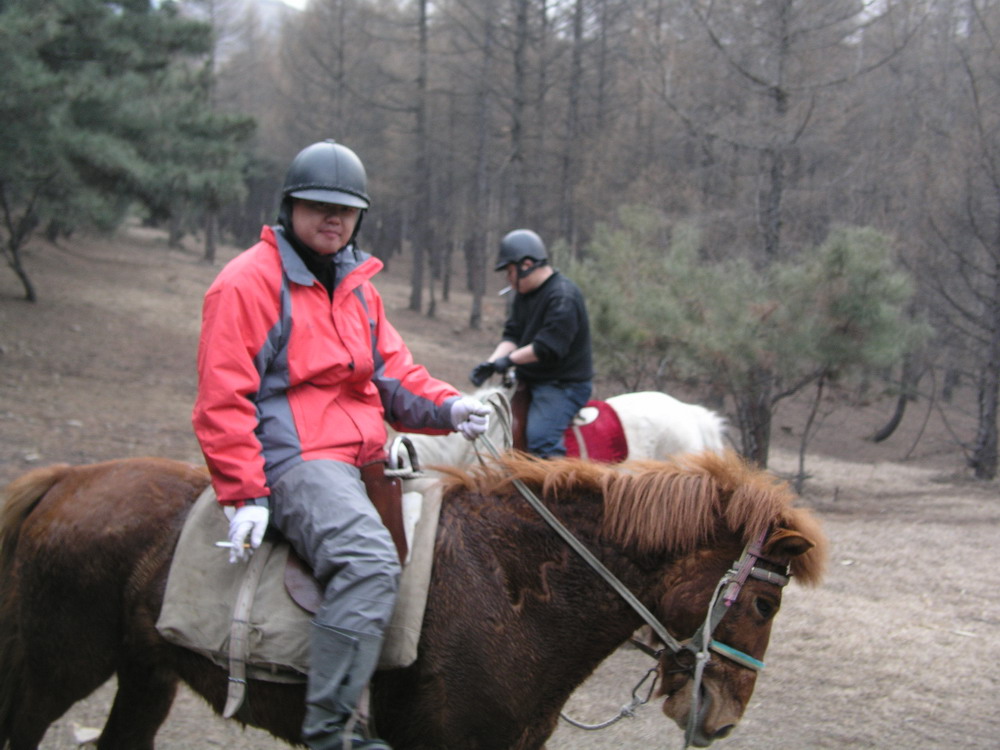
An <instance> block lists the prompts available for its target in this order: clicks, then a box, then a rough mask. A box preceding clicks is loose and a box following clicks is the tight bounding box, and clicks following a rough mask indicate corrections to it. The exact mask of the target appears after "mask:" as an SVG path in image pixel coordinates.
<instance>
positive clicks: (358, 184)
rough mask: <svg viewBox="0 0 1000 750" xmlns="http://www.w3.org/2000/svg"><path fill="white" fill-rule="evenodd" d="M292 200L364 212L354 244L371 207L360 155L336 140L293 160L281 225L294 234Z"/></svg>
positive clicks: (283, 194)
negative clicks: (326, 204)
mask: <svg viewBox="0 0 1000 750" xmlns="http://www.w3.org/2000/svg"><path fill="white" fill-rule="evenodd" d="M292 198H300V199H302V200H307V201H317V202H319V203H336V204H337V205H340V206H353V207H355V208H359V209H361V213H360V215H359V216H358V224H357V226H356V227H355V228H354V235H352V236H351V239H350V241H351V242H353V241H354V237H355V236H357V233H358V229H360V228H361V221H362V219H364V216H365V211H366V210H367V209H368V208H369V206H371V199H370V198H369V197H368V175H367V174H366V173H365V166H364V164H362V163H361V159H359V158H358V155H357V154H356V153H354V152H353V151H352V150H351V149H349V148H348V147H347V146H345V145H343V144H341V143H337V142H336V141H335V140H333V139H327V140H325V141H320V142H318V143H314V144H312V145H311V146H306V147H305V148H304V149H302V150H301V151H299V153H298V154H297V155H296V156H295V158H294V159H292V163H291V164H290V165H289V167H288V172H287V173H286V174H285V184H284V186H283V187H282V188H281V210H280V211H279V213H278V223H279V224H281V225H282V226H283V227H285V229H286V230H288V231H289V232H291V231H292V207H291V203H292Z"/></svg>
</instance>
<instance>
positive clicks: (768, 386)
mask: <svg viewBox="0 0 1000 750" xmlns="http://www.w3.org/2000/svg"><path fill="white" fill-rule="evenodd" d="M773 391H774V375H773V373H771V372H770V371H769V370H767V369H765V368H762V367H755V368H754V369H753V371H752V372H751V373H750V382H749V383H748V384H747V385H746V386H745V387H743V388H741V389H740V390H739V391H738V392H736V393H734V394H733V398H734V401H735V404H736V422H737V424H738V425H739V428H740V439H741V443H742V451H741V452H742V454H743V456H744V457H746V458H747V459H748V460H750V461H752V462H754V463H755V464H757V465H758V466H760V467H761V468H767V462H768V457H769V454H770V452H771V416H772V411H773V409H774V404H773V403H772V394H773Z"/></svg>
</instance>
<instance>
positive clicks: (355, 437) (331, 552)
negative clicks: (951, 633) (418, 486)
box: [193, 140, 489, 750]
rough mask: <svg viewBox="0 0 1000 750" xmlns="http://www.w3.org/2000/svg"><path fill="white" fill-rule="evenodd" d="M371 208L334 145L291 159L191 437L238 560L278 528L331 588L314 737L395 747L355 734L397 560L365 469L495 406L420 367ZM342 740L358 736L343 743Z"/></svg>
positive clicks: (226, 288) (225, 285)
mask: <svg viewBox="0 0 1000 750" xmlns="http://www.w3.org/2000/svg"><path fill="white" fill-rule="evenodd" d="M369 205H370V201H369V198H368V193H367V176H366V174H365V169H364V166H363V165H362V163H361V160H360V159H359V158H358V157H357V155H356V154H355V153H354V152H353V151H352V150H351V149H349V148H347V147H346V146H343V145H342V144H339V143H336V142H334V141H329V140H328V141H322V142H320V143H314V144H312V145H311V146H309V147H307V148H305V149H303V150H302V151H301V152H300V153H299V154H298V155H297V156H296V157H295V159H294V160H293V161H292V164H291V166H290V167H289V169H288V174H287V176H286V178H285V184H284V188H283V190H282V203H281V209H280V211H279V215H278V224H277V225H276V226H273V227H270V226H265V227H264V228H263V229H262V231H261V237H260V241H259V242H258V243H257V244H256V245H254V246H253V247H251V248H250V249H249V250H247V251H245V252H243V253H241V254H240V255H239V256H237V257H236V258H234V259H233V260H232V261H231V262H230V263H229V264H227V265H226V267H225V268H223V270H222V271H221V272H220V273H219V275H218V277H217V278H216V279H215V281H214V282H213V283H212V285H211V287H210V288H209V290H208V292H207V293H206V295H205V301H204V308H203V315H202V331H201V340H200V344H199V349H198V378H199V379H198V398H197V401H196V403H195V407H194V414H193V423H194V428H195V433H196V434H197V436H198V440H199V442H200V443H201V447H202V451H203V452H204V454H205V459H206V461H207V463H208V467H209V470H210V472H211V474H212V483H213V486H214V487H215V490H216V493H217V494H218V498H219V502H220V503H222V504H223V505H224V506H229V507H231V508H233V509H235V512H234V513H233V515H232V517H231V521H230V531H229V538H230V541H231V542H232V543H233V552H232V554H231V558H230V559H231V561H233V562H235V561H239V560H243V559H245V558H246V557H247V556H248V554H249V553H247V552H245V551H244V550H245V545H246V544H247V542H249V546H250V549H256V548H257V547H258V546H259V545H260V543H261V540H262V538H263V536H264V531H265V530H266V528H267V526H268V524H269V523H270V524H273V525H274V526H275V527H277V529H278V530H279V531H281V533H282V534H283V535H284V536H285V538H286V539H288V541H289V542H290V543H291V544H292V546H293V547H294V548H295V550H296V552H298V554H299V555H300V556H301V557H302V558H303V559H304V560H305V561H306V562H308V563H309V564H310V565H311V566H312V569H313V571H314V573H315V575H316V577H317V579H319V581H320V583H321V584H322V585H323V586H324V588H325V594H324V599H323V604H322V606H321V608H320V609H319V611H318V612H317V614H316V618H315V620H314V623H313V635H312V641H311V668H310V674H309V682H308V687H307V693H306V718H305V722H304V724H303V734H302V739H303V741H304V742H305V743H306V744H307V745H308V746H309V747H311V748H314V749H317V750H319V749H322V750H326V749H332V748H341V747H343V746H344V743H345V739H346V742H347V744H346V746H348V747H352V748H368V749H369V750H386V749H387V748H388V747H389V746H388V745H387V744H385V743H384V742H383V741H381V740H377V739H368V738H365V737H363V736H362V735H361V734H360V733H354V732H353V731H352V732H351V733H350V734H347V733H348V730H347V729H346V728H345V725H346V724H347V722H348V720H349V719H350V718H351V716H352V714H353V713H354V711H355V708H356V706H357V702H358V699H359V697H360V695H361V692H362V690H363V689H364V687H365V685H367V683H368V681H369V679H370V678H371V675H372V673H373V672H374V670H375V666H376V664H377V661H378V656H379V652H380V650H381V645H382V635H383V632H384V629H385V627H386V625H387V624H388V621H389V618H390V616H391V615H392V610H393V607H394V605H395V597H396V590H397V586H398V579H399V573H400V563H399V559H398V555H397V552H396V547H395V545H394V543H393V540H392V538H391V536H390V534H389V532H388V530H387V529H386V527H385V526H384V524H383V523H382V522H381V520H380V518H379V515H378V513H377V511H376V510H375V508H374V506H373V505H372V503H371V501H370V500H369V498H368V495H367V494H366V492H365V487H364V484H363V483H362V480H361V474H360V468H359V467H361V466H364V465H365V464H368V463H371V462H373V461H378V460H381V459H382V458H384V448H383V446H384V444H385V441H386V427H385V422H386V421H388V422H390V423H391V424H392V425H393V427H395V428H397V429H402V430H410V431H418V432H427V433H432V434H433V433H438V434H440V433H446V432H450V431H452V430H458V431H460V432H462V434H463V435H465V436H466V437H467V438H469V439H474V438H475V437H477V436H478V435H480V434H482V433H483V432H484V431H485V430H486V426H487V419H488V416H487V415H488V413H489V411H488V408H487V407H486V406H484V405H483V404H482V403H480V402H479V401H477V400H476V399H473V398H470V397H467V396H461V395H460V394H459V392H458V391H457V390H456V389H455V388H453V387H452V386H450V385H448V384H447V383H445V382H443V381H440V380H436V379H434V378H432V377H431V376H430V375H429V374H428V372H427V371H426V370H425V369H424V368H423V367H421V366H419V365H416V364H414V362H413V358H412V357H411V355H410V352H409V350H408V349H407V347H406V345H405V344H404V343H403V340H402V339H401V338H400V336H399V334H398V333H397V332H396V330H395V329H394V328H393V327H392V325H391V324H390V323H389V321H388V320H386V318H385V310H384V308H383V304H382V298H381V296H380V295H379V293H378V292H377V291H376V289H375V287H374V286H373V285H372V283H371V278H372V277H373V276H374V275H375V274H376V273H377V272H378V271H379V270H381V268H382V263H381V262H380V261H379V260H378V259H376V258H373V257H372V256H370V255H368V254H367V253H365V252H362V251H361V250H360V249H359V248H358V246H357V244H356V241H355V240H356V237H357V233H358V229H359V228H360V225H361V221H362V219H363V218H364V213H365V211H366V210H367V209H368V207H369ZM345 734H347V736H346V737H345Z"/></svg>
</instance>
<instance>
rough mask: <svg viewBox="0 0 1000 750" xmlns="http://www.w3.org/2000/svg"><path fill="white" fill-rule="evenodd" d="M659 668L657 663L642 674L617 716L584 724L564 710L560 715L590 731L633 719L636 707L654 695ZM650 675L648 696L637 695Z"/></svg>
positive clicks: (645, 702)
mask: <svg viewBox="0 0 1000 750" xmlns="http://www.w3.org/2000/svg"><path fill="white" fill-rule="evenodd" d="M659 668H660V667H659V665H658V664H657V665H656V666H654V667H651V668H650V669H649V670H648V671H647V672H646V674H644V675H643V676H642V679H641V680H639V683H638V684H637V685H636V686H635V687H634V688H632V700H630V701H629V702H628V703H626V704H625V705H624V706H622V707H621V708H620V709H619V710H618V715H617V716H613V717H611V718H610V719H608V720H607V721H602V722H601V723H600V724H584V723H583V722H582V721H577V720H576V719H574V718H572V717H571V716H568V715H566V714H565V713H563V712H560V713H559V716H560V717H561V718H562V720H563V721H565V722H566V723H567V724H571V725H572V726H574V727H576V728H577V729H585V730H586V731H588V732H595V731H597V730H598V729H607V728H608V727H610V726H611V725H612V724H617V723H618V722H619V721H621V720H622V719H626V718H628V719H631V718H633V717H634V716H635V711H636V709H637V708H639V707H640V706H645V705H646V704H647V703H649V699H650V698H652V697H653V690H655V689H656V681H657V679H658V675H657V672H658V671H659ZM650 675H653V681H652V682H651V683H650V684H649V690H647V691H646V697H645V698H642V697H640V696H639V695H637V693H638V692H639V690H640V689H641V688H642V685H643V683H644V682H645V681H646V680H648V679H649V676H650Z"/></svg>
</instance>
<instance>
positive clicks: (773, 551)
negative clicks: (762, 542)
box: [765, 529, 816, 560]
mask: <svg viewBox="0 0 1000 750" xmlns="http://www.w3.org/2000/svg"><path fill="white" fill-rule="evenodd" d="M814 546H816V545H814V544H813V543H812V542H811V541H809V540H808V539H806V538H805V537H804V536H802V535H801V534H800V533H798V532H797V531H792V530H790V529H779V530H778V531H776V532H775V533H774V535H773V536H772V537H771V538H770V540H768V544H767V551H766V552H765V554H766V555H767V556H768V557H773V558H775V559H778V560H791V559H792V558H793V557H798V556H799V555H804V554H805V553H806V552H808V551H809V550H811V549H812V548H813V547H814Z"/></svg>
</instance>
